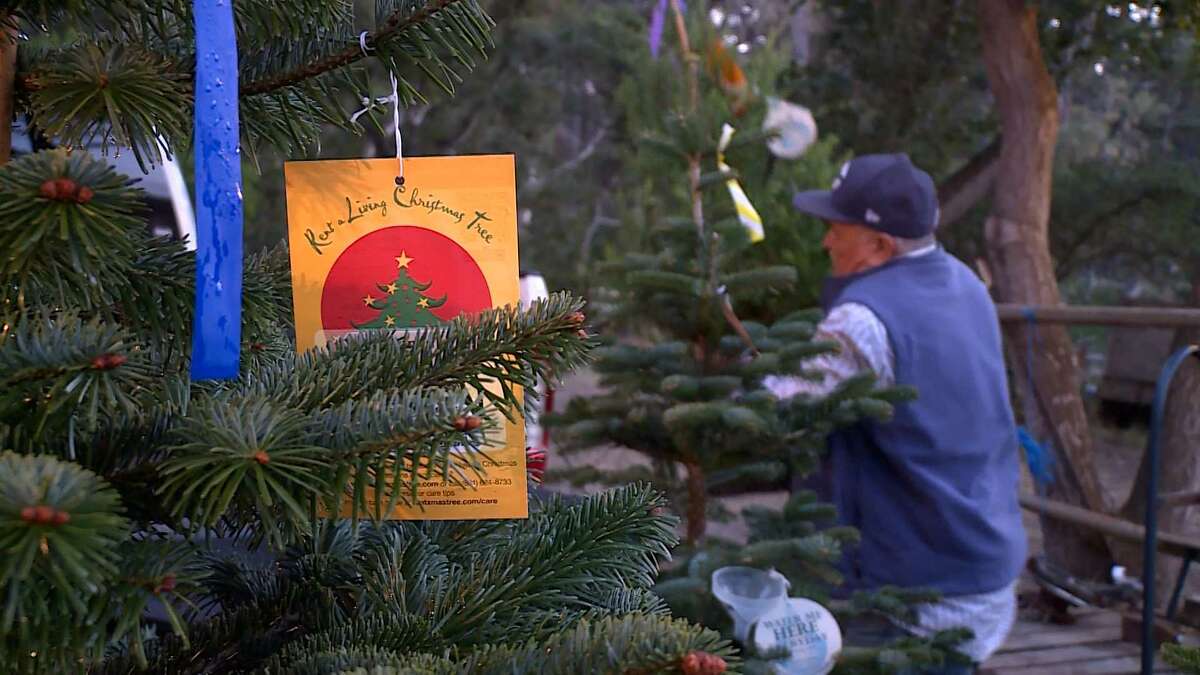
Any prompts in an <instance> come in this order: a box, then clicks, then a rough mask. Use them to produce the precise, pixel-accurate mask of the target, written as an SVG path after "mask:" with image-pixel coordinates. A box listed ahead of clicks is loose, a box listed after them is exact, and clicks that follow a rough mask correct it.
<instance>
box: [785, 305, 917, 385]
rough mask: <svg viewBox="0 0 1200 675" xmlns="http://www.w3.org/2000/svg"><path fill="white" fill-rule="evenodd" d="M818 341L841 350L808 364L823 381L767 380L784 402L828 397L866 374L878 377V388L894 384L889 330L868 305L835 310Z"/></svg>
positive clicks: (822, 325) (789, 377)
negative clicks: (812, 397)
mask: <svg viewBox="0 0 1200 675" xmlns="http://www.w3.org/2000/svg"><path fill="white" fill-rule="evenodd" d="M815 339H817V340H828V341H831V342H836V343H837V344H838V347H839V349H838V351H837V352H835V353H833V354H821V355H820V356H815V357H813V358H812V359H810V360H809V361H807V362H805V364H804V368H805V369H806V370H811V371H815V372H816V373H819V374H820V375H821V379H820V380H819V381H812V380H806V379H804V378H800V377H795V376H793V375H768V376H767V377H766V378H764V379H763V386H765V387H766V388H767V389H768V390H769V391H770V392H771V393H773V394H775V395H776V396H777V397H779V398H781V399H784V398H791V397H792V396H796V395H797V394H805V395H808V396H825V395H827V394H829V393H830V392H832V391H833V390H834V389H836V388H837V386H838V385H839V384H841V383H842V382H844V381H846V380H847V379H849V378H850V377H853V376H854V375H858V374H860V373H863V372H871V373H874V375H875V377H876V386H880V387H887V386H891V385H892V384H894V382H895V375H894V372H895V357H894V356H893V354H892V345H891V342H890V341H889V340H888V335H887V329H886V328H884V325H883V322H882V321H880V320H879V317H877V316H875V313H874V312H872V311H871V310H870V309H869V308H868V307H867V306H866V305H861V304H858V303H853V302H849V303H846V304H842V305H838V306H837V307H835V308H833V311H831V312H830V313H829V315H828V316H826V317H825V319H824V320H823V321H821V323H820V325H818V326H817V333H816V336H815Z"/></svg>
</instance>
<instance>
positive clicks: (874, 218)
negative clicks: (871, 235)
mask: <svg viewBox="0 0 1200 675" xmlns="http://www.w3.org/2000/svg"><path fill="white" fill-rule="evenodd" d="M863 218H866V219H867V222H868V223H878V222H879V214H878V213H875V211H874V210H872V209H867V212H866V213H865V214H864V215H863Z"/></svg>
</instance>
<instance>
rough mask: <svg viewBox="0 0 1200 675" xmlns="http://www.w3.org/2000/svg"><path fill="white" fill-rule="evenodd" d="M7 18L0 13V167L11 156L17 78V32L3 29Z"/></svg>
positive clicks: (11, 29)
mask: <svg viewBox="0 0 1200 675" xmlns="http://www.w3.org/2000/svg"><path fill="white" fill-rule="evenodd" d="M7 21H8V16H7V15H6V14H4V13H0V166H3V165H5V164H7V163H8V158H9V157H10V156H11V155H12V120H13V95H14V82H15V80H16V77H17V32H16V29H13V28H7V29H6V28H4V25H5V24H6V23H7Z"/></svg>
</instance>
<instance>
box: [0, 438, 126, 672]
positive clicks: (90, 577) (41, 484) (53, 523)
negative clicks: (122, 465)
mask: <svg viewBox="0 0 1200 675" xmlns="http://www.w3.org/2000/svg"><path fill="white" fill-rule="evenodd" d="M128 532H129V526H128V523H127V521H126V520H125V519H124V518H123V517H121V512H120V502H119V501H118V500H117V495H116V493H115V492H114V491H113V490H112V489H111V488H110V487H109V486H108V485H107V484H105V482H104V481H103V480H101V479H100V478H99V477H98V476H96V475H95V474H93V473H92V472H90V471H85V470H83V469H80V468H79V467H77V466H75V465H73V464H70V463H67V462H62V461H59V460H57V459H54V458H53V457H45V456H42V457H29V456H21V455H17V454H14V453H11V452H5V453H3V454H0V598H3V605H0V606H2V607H3V612H2V613H0V633H3V634H5V636H6V639H5V640H3V641H0V659H2V660H3V661H2V662H5V663H18V664H19V663H23V662H25V661H26V658H27V655H28V654H29V652H30V651H31V650H32V651H33V652H34V653H36V652H37V651H39V649H41V648H43V647H49V646H50V645H54V644H55V643H59V644H61V645H62V646H63V647H64V648H66V650H67V651H68V652H69V651H70V650H71V649H72V648H74V649H76V650H78V649H81V648H82V647H83V646H84V645H87V644H89V643H92V644H94V638H95V634H96V631H97V626H96V619H97V613H96V612H95V608H94V606H93V605H92V603H91V602H90V601H91V600H92V599H93V598H94V597H95V596H97V594H102V593H103V591H104V590H105V589H106V586H107V585H108V583H109V582H110V581H111V580H112V579H113V577H115V576H116V574H117V570H118V561H119V560H120V556H119V554H118V551H117V546H118V544H119V543H120V542H121V541H122V540H123V539H124V538H125V537H126V536H127V535H128ZM89 624H90V626H89ZM55 631H57V632H58V635H59V639H58V640H53V639H50V640H47V639H46V638H47V637H48V636H49V635H51V634H53V633H54V632H55ZM14 645H15V646H16V650H15V653H13V652H10V653H8V654H4V653H3V652H9V651H10V650H12V649H13V647H14ZM50 657H51V655H50V654H47V659H49V658H50Z"/></svg>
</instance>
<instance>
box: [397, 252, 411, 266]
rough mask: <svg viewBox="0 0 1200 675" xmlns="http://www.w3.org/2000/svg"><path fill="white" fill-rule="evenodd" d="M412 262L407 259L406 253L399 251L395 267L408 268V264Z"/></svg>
mask: <svg viewBox="0 0 1200 675" xmlns="http://www.w3.org/2000/svg"><path fill="white" fill-rule="evenodd" d="M412 261H413V259H412V258H410V257H408V254H407V253H405V252H404V251H400V255H398V256H396V267H408V263H410V262H412Z"/></svg>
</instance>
